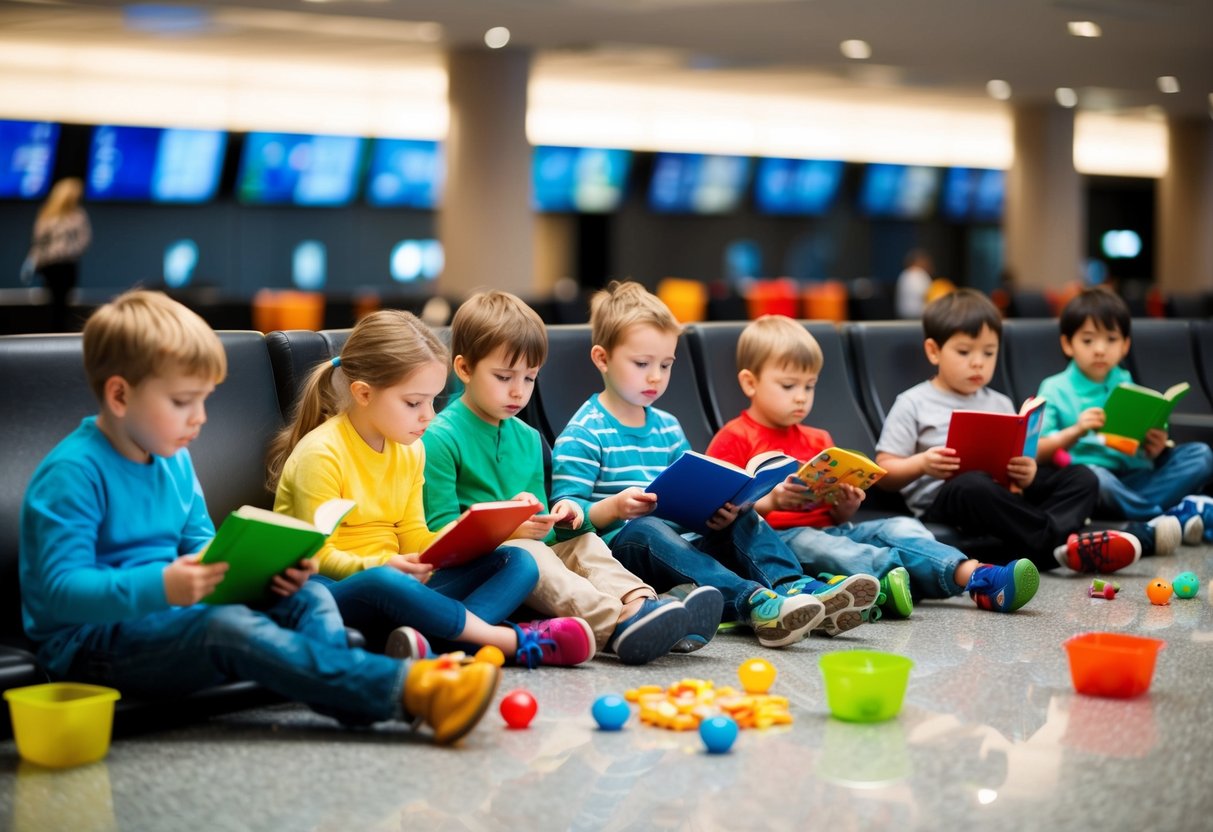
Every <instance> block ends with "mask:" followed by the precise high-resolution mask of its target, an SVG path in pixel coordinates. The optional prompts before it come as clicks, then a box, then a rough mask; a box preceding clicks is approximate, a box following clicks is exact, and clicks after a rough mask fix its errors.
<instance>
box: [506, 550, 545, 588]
mask: <svg viewBox="0 0 1213 832" xmlns="http://www.w3.org/2000/svg"><path fill="white" fill-rule="evenodd" d="M497 556H498V557H499V558H500V559H501V565H500V567H499V568H500V569H501V570H502V571H505V570H509V572H510V574H512V575H517V576H518V577H519V578H525V579H527V580H530V581H531V582H532V583H535V582H537V581H538V580H539V564H537V563H535V559H534V558H533V557H531V553H530V552H528V551H527V550H526V549H523V548H522V547H520V546H502V547H501V548H499V549H498V550H497Z"/></svg>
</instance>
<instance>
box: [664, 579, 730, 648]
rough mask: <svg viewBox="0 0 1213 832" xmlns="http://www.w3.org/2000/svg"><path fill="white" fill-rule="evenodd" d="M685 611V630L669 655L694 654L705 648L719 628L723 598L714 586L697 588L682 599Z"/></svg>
mask: <svg viewBox="0 0 1213 832" xmlns="http://www.w3.org/2000/svg"><path fill="white" fill-rule="evenodd" d="M682 605H683V606H684V607H686V610H687V629H686V632H685V633H684V635H683V638H681V639H680V640H679V641H678V643H677V644H675V645H674V646H673V647H671V648H670V652H671V653H694V652H695V651H696V650H699V649H700V648H703V647H706V646H707V643H708V642H709V641H711V640H712V639H713V638H714V637H715V635H716V630H717V629H719V627H720V617H721V616H722V615H723V614H724V596H723V595H721V594H720V590H719V589H717V588H716V587H714V586H697V587H695V588H694V589H692V590H691V591H690V592H688V593H687V594H686V595H685V596H683V598H682Z"/></svg>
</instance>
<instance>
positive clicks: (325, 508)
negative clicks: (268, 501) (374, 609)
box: [202, 499, 354, 604]
mask: <svg viewBox="0 0 1213 832" xmlns="http://www.w3.org/2000/svg"><path fill="white" fill-rule="evenodd" d="M353 507H354V501H353V500H341V499H334V500H327V501H325V502H323V503H321V504H320V505H319V506H318V507H317V508H316V513H315V514H314V515H313V516H312V522H311V523H308V522H306V521H304V520H299V519H298V518H295V517H291V516H290V515H287V514H276V513H275V512H272V511H266V510H265V509H263V508H257V507H256V506H241V507H240V508H238V509H236V510H235V511H233V512H232V513H231V514H229V515H228V516H227V519H225V520H224V521H223V525H221V526H220V527H219V531H218V532H216V533H215V538H214V540H212V541H211V542H210V543H209V544H208V545H207V547H206V550H205V551H204V552H203V553H202V562H203V563H227V564H229V566H228V570H227V574H226V575H224V576H223V582H222V583H220V584H219V586H217V587H215V589H214V591H213V592H211V594H210V595H208V596H206V597H205V598H203V599H202V603H204V604H247V603H251V602H254V601H260V600H261V599H262V598H264V597H265V596H266V593H267V591H268V589H269V585H270V581H271V580H272V579H273V577H274V576H275V575H277V574H278V573H280V572H281V571H282V570H284V569H286V568H287V567H290V566H294V565H296V564H297V563H299V561H301V560H304V559H305V558H310V557H311V556H312V555H314V554H316V552H318V551H320V547H321V546H323V545H324V542H325V541H326V540H328V538H329V535H331V534H332V533H333V530H334V529H336V528H337V524H339V523H340V522H341V519H342V518H343V517H345V515H347V514H349V512H350V509H352V508H353Z"/></svg>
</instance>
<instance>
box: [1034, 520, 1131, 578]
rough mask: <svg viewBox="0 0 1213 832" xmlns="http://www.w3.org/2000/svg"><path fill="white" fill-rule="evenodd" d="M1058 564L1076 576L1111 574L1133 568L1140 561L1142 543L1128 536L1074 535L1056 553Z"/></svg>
mask: <svg viewBox="0 0 1213 832" xmlns="http://www.w3.org/2000/svg"><path fill="white" fill-rule="evenodd" d="M1053 555H1054V557H1056V558H1057V562H1058V563H1060V564H1061V565H1062V566H1066V567H1069V568H1070V569H1073V570H1074V571H1075V572H1100V573H1103V574H1105V575H1106V574H1108V573H1109V572H1116V571H1118V570H1120V569H1124V568H1125V567H1126V566H1132V565H1133V564H1135V563H1137V561H1138V559H1139V558H1140V557H1141V542H1140V541H1139V540H1138V539H1137V538H1136V537H1134V536H1133V535H1131V534H1129V533H1128V532H1118V531H1106V532H1083V533H1082V534H1072V535H1070V537H1069V539H1068V540H1067V541H1066V545H1064V546H1058V547H1057V548H1056V549H1055V550H1054V551H1053Z"/></svg>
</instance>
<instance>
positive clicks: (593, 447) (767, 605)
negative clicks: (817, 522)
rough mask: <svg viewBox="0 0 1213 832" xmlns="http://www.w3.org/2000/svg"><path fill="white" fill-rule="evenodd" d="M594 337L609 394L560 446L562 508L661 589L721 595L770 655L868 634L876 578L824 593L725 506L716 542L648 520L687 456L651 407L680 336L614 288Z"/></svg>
mask: <svg viewBox="0 0 1213 832" xmlns="http://www.w3.org/2000/svg"><path fill="white" fill-rule="evenodd" d="M590 329H591V331H592V337H593V342H594V346H593V348H592V349H591V350H590V360H591V361H593V363H594V366H595V367H597V368H598V371H599V372H600V373H602V379H603V391H602V392H601V393H597V394H595V395H592V396H590V398H589V399H588V400H587V401H586V402H585V404H583V405H582V406H581V407H580V409H578V411H577V413H576V414H574V416H573V418H572V419H571V420H570V421H569V424H568V425H567V426H566V427H565V429H564V430H563V431H562V432H561V434H560V436H559V437H558V438H557V440H556V445H555V448H554V449H553V455H552V492H553V493H552V499H553V501H559V500H564V499H568V500H573V501H575V502H577V503H578V504H579V505H580V506H581V507H582V509H583V511H584V514H585V518H586V523H585V524H584V526H583V530H589V531H596V532H597V533H598V534H599V535H600V536H601V537H602V539H603V540H605V541H606V542H607V543H608V544H609V545H610V547H611V551H612V553H613V554H614V555H615V557H616V558H617V559H618V560H619V561H620V562H621V563H623V565H624V566H625V567H627V568H628V569H629V570H630V571H631V572H632V573H634V574H636V575H638V576H639V577H640V578H642V579H643V580H644V581H645V582H647V583H648V584H650V585H652V586H654V587H657V588H658V589H659V590H660V589H662V588H663V587H664V588H667V589H668V588H670V587H672V586H674V585H677V584H684V583H694V584H699V585H700V586H714V587H716V588H717V589H719V590H720V591H721V593H722V594H723V595H724V601H725V610H726V615H730V616H731V617H735V618H736V619H737V620H739V621H741V622H742V623H745V624H748V625H750V626H751V627H752V628H753V629H754V634H755V635H756V636H757V638H758V642H759V643H760V644H762V645H764V646H766V647H783V646H785V645H788V644H793V643H795V642H797V641H799V640H801V639H802V638H804V637H805V636H807V635H808V634H809V633H810V632H821V633H824V634H826V635H836V634H837V633H840V632H842V631H844V630H849V629H851V628H853V627H855V626H857V625H859V624H860V623H862V621H863V611H864V610H866V609H867V608H868V607H870V606H871V605H872V603H873V602H874V601H875V599H876V593H877V589H878V584H877V581H876V579H875V578H873V577H871V576H869V575H854V576H851V577H850V578H848V579H847V581H844V582H843V583H840V584H835V585H834V586H826V585H825V584H823V583H821V582H820V581H816V580H814V579H812V578H808V577H806V576H805V575H804V572H803V571H802V569H801V566H800V563H799V561H798V560H797V559H796V557H795V555H793V554H792V552H791V551H790V550H789V549H788V548H787V546H786V545H785V544H784V543H783V541H782V540H780V539H779V536H778V535H777V534H775V533H774V531H772V529H771V527H770V526H768V525H767V524H766V522H765V521H764V520H762V518H761V517H759V516H758V514H757V513H755V512H754V511H753V510H752V507H750V506H734V505H731V504H729V503H726V504H725V505H723V506H721V507H720V509H719V510H718V511H717V512H716V514H715V515H714V516H713V517H712V519H711V521H709V523H708V528H709V529H710V533H709V534H707V535H698V534H694V533H692V532H688V531H687V530H686V529H682V528H680V527H677V526H673V525H670V524H667V523H666V522H664V521H662V520H658V519H657V518H655V517H652V516H650V515H651V513H652V511H653V509H654V508H655V507H656V500H657V497H656V495H654V494H650V493H647V492H645V490H644V488H645V486H647V485H648V484H649V483H650V482H652V481H653V479H654V478H655V477H656V476H657V474H659V473H660V472H661V471H663V470H664V469H665V468H666V467H667V466H668V465H669V464H670V463H672V462H673V461H674V460H675V459H677V458H678V457H679V456H681V455H682V453H683V452H684V451H687V450H690V444H689V443H688V442H687V439H686V436H685V434H683V432H682V427H681V426H680V425H679V423H678V420H677V419H676V418H674V417H673V416H671V415H670V414H669V413H666V412H665V411H662V410H658V409H657V408H655V407H653V406H652V405H653V403H654V402H655V401H656V400H657V399H658V398H660V397H661V394H662V393H664V392H665V389H666V386H667V385H668V384H669V380H670V371H671V368H672V366H673V363H674V351H675V348H676V347H677V344H678V336H679V335H681V333H682V327H681V326H680V325H679V324H678V322H677V321H676V320H675V319H674V316H673V315H672V314H671V313H670V310H669V309H667V308H666V306H665V304H663V303H662V302H661V301H660V300H659V299H658V298H657V297H656V296H654V295H652V294H650V293H649V292H648V291H646V290H645V289H644V287H642V286H640V285H639V284H638V283H633V282H626V283H618V282H615V283H612V284H611V285H610V286H609V287H607V289H606V291H604V292H600V293H599V294H598V295H596V296H595V298H594V301H593V304H592V308H591V311H590Z"/></svg>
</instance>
